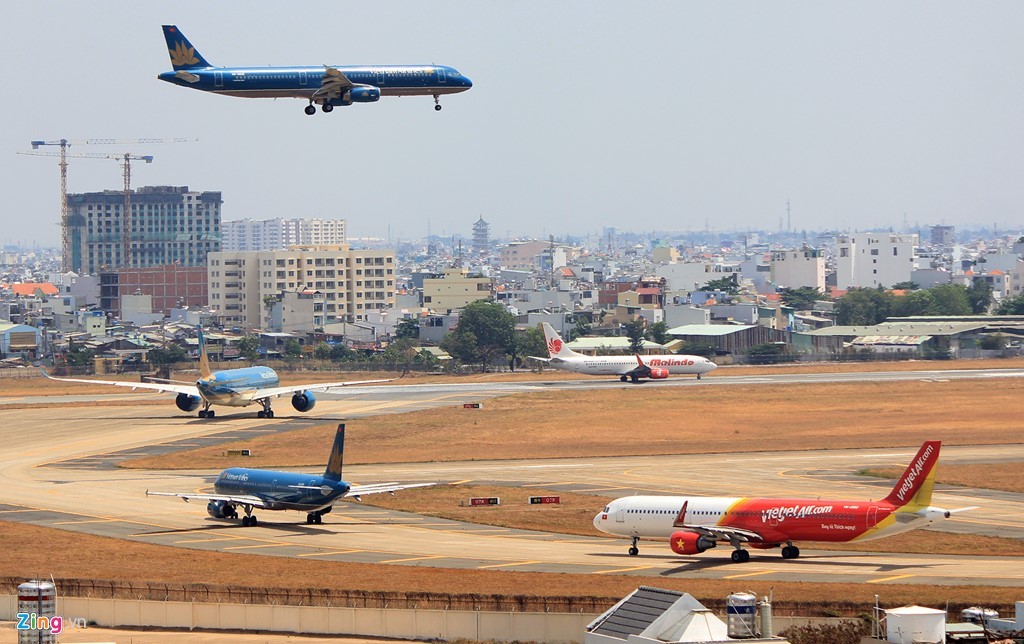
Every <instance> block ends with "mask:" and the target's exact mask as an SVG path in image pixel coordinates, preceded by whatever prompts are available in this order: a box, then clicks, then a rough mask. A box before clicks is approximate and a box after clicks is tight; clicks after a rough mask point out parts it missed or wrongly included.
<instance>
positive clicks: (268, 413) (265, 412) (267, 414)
mask: <svg viewBox="0 0 1024 644" xmlns="http://www.w3.org/2000/svg"><path fill="white" fill-rule="evenodd" d="M259 403H260V404H261V405H263V409H262V410H260V411H258V412H256V418H273V417H274V410H273V409H271V408H270V399H269V398H264V399H263V400H260V401H259Z"/></svg>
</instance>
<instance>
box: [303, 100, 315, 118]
mask: <svg viewBox="0 0 1024 644" xmlns="http://www.w3.org/2000/svg"><path fill="white" fill-rule="evenodd" d="M305 112H306V114H309V115H310V116H313V115H314V114H316V108H315V107H313V104H312V103H310V104H309V105H307V106H306V109H305Z"/></svg>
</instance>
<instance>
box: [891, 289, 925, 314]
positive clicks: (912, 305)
mask: <svg viewBox="0 0 1024 644" xmlns="http://www.w3.org/2000/svg"><path fill="white" fill-rule="evenodd" d="M931 309H932V294H931V293H930V292H929V291H911V292H910V293H907V294H906V295H903V296H896V297H893V298H892V308H891V309H890V312H891V313H892V315H893V316H895V317H901V318H905V317H909V316H912V315H928V311H930V310H931Z"/></svg>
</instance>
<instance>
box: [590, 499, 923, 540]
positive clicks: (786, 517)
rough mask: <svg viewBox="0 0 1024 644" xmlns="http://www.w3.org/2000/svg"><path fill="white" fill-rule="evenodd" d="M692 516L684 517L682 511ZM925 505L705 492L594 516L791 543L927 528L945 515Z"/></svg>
mask: <svg viewBox="0 0 1024 644" xmlns="http://www.w3.org/2000/svg"><path fill="white" fill-rule="evenodd" d="M684 505H685V507H686V516H685V518H683V519H682V520H681V521H680V517H679V513H680V510H681V509H682V508H683V507H684ZM928 510H929V508H922V509H921V510H920V511H918V512H911V513H899V514H900V520H899V521H897V517H896V515H897V508H896V507H894V506H893V505H892V504H890V503H888V502H886V501H874V502H870V501H852V500H834V499H768V498H744V497H700V496H691V497H683V496H633V497H624V498H621V499H616V500H615V501H612V502H611V503H610V504H609V505H608V506H607V507H605V509H604V510H603V511H602V512H599V513H598V514H597V516H595V517H594V527H596V528H597V529H598V530H601V531H602V532H606V533H608V534H613V535H617V536H623V537H642V538H643V537H646V538H661V539H668V538H669V537H671V536H672V534H674V533H676V532H679V531H680V530H684V528H680V527H678V526H677V525H676V524H677V523H685V524H688V525H692V526H707V527H709V528H714V527H718V528H732V529H736V530H743V531H750V532H754V533H757V534H758V535H761V539H760V540H759V541H753V542H751V545H753V546H755V547H757V546H759V545H770V546H771V545H778V544H780V543H786V542H788V541H825V542H847V541H868V540H871V539H878V538H881V537H888V536H892V535H894V534H899V533H901V532H907V531H910V530H915V529H917V528H921V527H924V526H926V525H928V524H930V523H933V522H934V521H936V520H938V519H939V518H941V515H940V514H938V513H933V512H929V511H928Z"/></svg>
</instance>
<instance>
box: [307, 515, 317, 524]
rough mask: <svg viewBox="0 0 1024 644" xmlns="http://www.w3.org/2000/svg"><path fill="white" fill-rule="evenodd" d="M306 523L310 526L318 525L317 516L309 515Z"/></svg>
mask: <svg viewBox="0 0 1024 644" xmlns="http://www.w3.org/2000/svg"><path fill="white" fill-rule="evenodd" d="M306 523H308V524H313V523H316V515H314V514H307V515H306Z"/></svg>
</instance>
